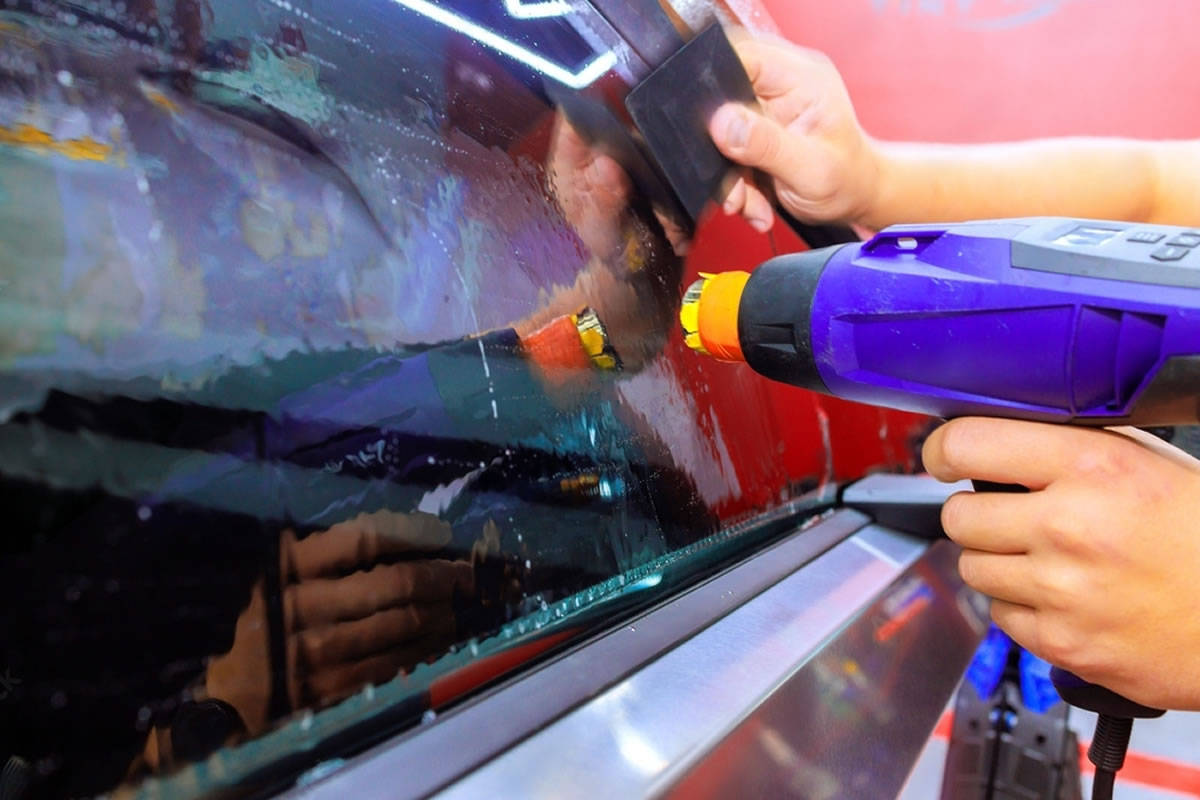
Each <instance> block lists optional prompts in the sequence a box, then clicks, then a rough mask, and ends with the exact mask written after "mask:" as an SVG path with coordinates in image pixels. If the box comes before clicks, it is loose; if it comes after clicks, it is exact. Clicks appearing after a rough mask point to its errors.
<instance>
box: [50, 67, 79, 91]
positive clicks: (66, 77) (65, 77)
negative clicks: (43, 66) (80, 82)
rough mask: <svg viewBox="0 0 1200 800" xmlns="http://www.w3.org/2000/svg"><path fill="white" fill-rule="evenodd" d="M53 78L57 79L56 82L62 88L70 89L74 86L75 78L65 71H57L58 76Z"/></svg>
mask: <svg viewBox="0 0 1200 800" xmlns="http://www.w3.org/2000/svg"><path fill="white" fill-rule="evenodd" d="M55 77H57V78H58V82H59V83H60V84H62V85H63V86H67V87H70V86H74V85H75V76H74V75H72V74H71V73H70V72H67V71H66V70H65V69H64V70H59V72H58V75H57V76H55Z"/></svg>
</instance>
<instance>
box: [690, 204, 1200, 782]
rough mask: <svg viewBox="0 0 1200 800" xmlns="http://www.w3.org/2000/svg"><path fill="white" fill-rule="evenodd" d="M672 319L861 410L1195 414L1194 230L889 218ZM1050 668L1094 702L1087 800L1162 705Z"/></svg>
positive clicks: (1067, 688) (1175, 418)
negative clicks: (879, 227)
mask: <svg viewBox="0 0 1200 800" xmlns="http://www.w3.org/2000/svg"><path fill="white" fill-rule="evenodd" d="M680 320H681V322H682V324H683V328H684V335H685V338H686V341H687V343H688V345H689V346H690V347H692V348H693V349H695V350H698V351H700V352H703V353H707V354H709V355H711V356H713V357H715V358H718V359H722V360H726V361H744V362H746V363H747V364H749V365H750V367H752V368H753V369H754V370H755V371H757V372H759V373H761V374H762V375H764V376H766V377H768V378H771V379H774V380H777V381H782V382H784V383H789V384H793V385H795V386H800V387H803V388H805V389H810V390H813V391H817V392H822V393H826V394H830V395H835V396H837V397H842V398H845V399H848V400H853V401H857V402H861V403H868V404H871V405H877V406H887V407H890V408H897V409H903V410H908V411H915V412H918V413H923V414H928V415H932V416H936V417H945V418H952V417H960V416H968V415H974V416H995V417H1011V418H1018V419H1028V420H1035V421H1043V422H1058V423H1067V424H1073V425H1089V426H1098V427H1100V426H1112V425H1137V426H1173V425H1186V424H1193V423H1197V422H1200V230H1197V231H1193V230H1188V229H1185V228H1175V227H1168V226H1161V225H1133V224H1127V223H1119V222H1102V221H1094V220H1082V219H1063V218H1035V219H1014V220H999V221H984V222H970V223H959V224H953V225H900V226H895V227H891V228H888V229H886V230H884V231H882V232H881V233H879V234H878V235H876V236H875V237H874V238H872V239H870V240H869V241H867V242H863V243H856V244H846V245H838V246H834V247H827V248H822V249H819V250H810V251H806V252H800V253H794V254H790V255H784V256H780V257H777V258H774V259H772V260H770V261H767V262H766V263H764V264H762V265H761V266H760V267H758V268H757V269H756V270H755V271H754V272H753V273H745V272H727V273H722V274H719V275H705V276H702V277H701V279H700V280H699V281H697V282H696V283H694V284H693V285H692V286H691V287H690V288H689V289H688V290H687V293H686V295H685V297H684V303H683V307H682V309H681V312H680ZM976 488H977V490H995V489H996V488H1004V487H990V486H989V487H984V486H982V485H977V487H976ZM1053 678H1054V683H1055V686H1056V687H1057V688H1058V690H1059V693H1060V694H1061V695H1062V697H1063V698H1064V699H1065V700H1066V701H1067V702H1069V703H1071V704H1072V705H1076V706H1080V707H1082V708H1087V709H1090V710H1092V711H1096V712H1098V713H1099V714H1100V715H1101V717H1100V722H1099V723H1098V724H1097V734H1096V737H1095V739H1094V740H1093V744H1092V747H1091V750H1090V751H1089V757H1090V758H1091V760H1092V761H1093V763H1095V764H1096V766H1097V772H1096V781H1095V784H1094V788H1093V797H1102V796H1108V795H1109V794H1111V785H1112V778H1113V775H1114V774H1115V772H1116V770H1117V769H1119V768H1120V767H1121V765H1122V763H1123V761H1124V753H1125V747H1126V745H1127V743H1128V737H1129V729H1130V726H1131V725H1132V719H1133V718H1135V717H1152V716H1158V715H1160V714H1162V713H1163V712H1162V711H1160V710H1157V709H1150V708H1146V707H1144V706H1140V705H1138V704H1136V703H1132V702H1131V701H1128V700H1126V699H1124V698H1121V697H1120V696H1118V695H1116V694H1114V693H1112V692H1110V691H1108V690H1106V689H1103V688H1101V687H1097V686H1092V685H1090V684H1087V683H1085V682H1083V681H1081V680H1079V679H1078V678H1076V677H1075V676H1073V675H1071V674H1070V673H1066V672H1064V671H1062V670H1057V669H1056V670H1055V671H1054V672H1053Z"/></svg>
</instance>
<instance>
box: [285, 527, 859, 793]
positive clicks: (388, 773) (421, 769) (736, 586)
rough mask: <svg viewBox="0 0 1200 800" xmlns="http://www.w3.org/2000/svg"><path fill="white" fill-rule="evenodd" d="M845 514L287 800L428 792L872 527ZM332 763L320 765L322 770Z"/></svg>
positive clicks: (298, 790)
mask: <svg viewBox="0 0 1200 800" xmlns="http://www.w3.org/2000/svg"><path fill="white" fill-rule="evenodd" d="M869 522H870V521H869V520H868V519H867V517H866V516H864V515H862V514H860V513H858V512H856V511H851V510H841V511H837V512H835V513H833V514H831V515H830V516H828V517H827V518H825V519H823V520H821V521H820V522H819V523H817V524H816V525H813V526H811V527H804V528H800V529H798V530H796V531H795V532H794V533H792V534H789V535H787V536H786V537H785V538H783V539H782V540H781V541H779V542H778V543H777V544H774V545H772V546H770V547H768V548H766V549H764V550H762V551H760V552H758V553H756V554H754V555H753V556H751V557H750V558H748V559H747V560H745V561H743V562H740V563H738V564H737V565H735V566H733V567H732V568H730V569H728V570H726V571H724V572H722V573H720V574H719V575H717V576H715V577H713V578H711V579H710V580H708V581H706V582H704V583H702V584H700V585H698V586H696V587H694V588H692V589H690V590H688V591H686V592H684V593H683V594H681V595H678V596H676V597H672V598H670V599H669V600H668V601H667V602H665V603H663V604H661V605H659V606H657V607H656V608H653V609H651V610H650V611H648V612H646V613H644V614H642V615H640V616H639V617H637V618H635V619H633V620H630V621H627V622H625V623H624V624H623V625H621V626H620V627H619V628H616V629H614V630H612V631H610V632H609V633H607V634H604V635H603V636H601V637H599V638H597V639H595V640H593V641H591V642H587V643H585V644H583V645H581V646H579V647H578V648H576V649H575V650H573V651H572V652H570V653H567V654H566V655H564V656H562V657H560V658H558V659H555V660H553V661H551V662H549V663H547V664H546V665H545V666H543V667H541V668H539V669H535V670H533V671H531V672H529V673H527V674H525V675H522V676H520V677H518V678H516V679H515V680H513V681H512V682H510V683H507V684H505V685H502V686H501V687H499V688H498V689H496V690H494V691H492V692H489V693H487V694H486V695H484V696H481V697H480V698H479V699H478V700H476V701H474V702H472V703H470V704H467V705H465V706H464V707H463V708H461V709H459V710H456V711H453V712H450V713H447V714H443V715H442V716H441V717H439V718H438V719H437V720H435V721H434V722H433V723H431V724H427V725H423V726H421V727H420V728H418V729H416V730H413V731H409V732H406V733H404V734H402V735H400V736H398V737H396V738H395V739H392V740H389V741H388V742H385V743H384V744H382V745H380V746H378V747H376V748H375V749H373V750H371V751H368V752H367V753H364V754H363V755H361V756H358V757H356V758H354V759H352V760H350V761H349V762H348V763H346V764H345V765H344V766H343V767H341V768H339V769H336V770H333V771H331V772H330V773H329V774H327V775H325V776H324V777H322V778H319V779H314V780H312V781H311V782H306V781H305V780H304V779H301V781H300V784H301V785H299V786H297V788H295V789H293V790H291V791H290V792H288V793H287V794H286V795H284V797H286V798H305V799H306V800H325V798H329V800H337V799H340V798H342V797H345V796H353V797H373V796H374V797H380V798H388V800H393V799H395V800H399V798H417V797H428V796H429V795H430V794H432V793H434V792H436V791H438V790H440V789H442V788H443V787H446V786H448V785H449V784H451V783H453V782H454V781H456V780H458V779H460V778H462V777H463V776H466V775H468V774H469V773H471V772H472V771H473V770H476V769H478V768H479V767H480V766H481V765H486V764H487V762H488V761H489V760H491V759H495V758H497V757H502V755H503V754H504V753H506V752H508V751H509V750H510V748H512V747H513V746H514V745H516V744H518V743H519V742H521V741H522V740H523V739H525V738H526V737H528V736H530V735H532V734H535V733H536V732H537V731H538V730H541V729H544V728H545V727H546V726H547V725H550V724H552V723H553V722H554V721H555V720H556V719H558V718H559V717H561V716H562V715H563V714H565V713H567V712H569V711H570V710H571V709H572V708H575V707H577V706H579V705H580V704H581V703H585V702H587V701H588V699H589V698H593V697H595V696H597V695H599V694H600V693H601V692H603V691H604V690H605V689H606V688H607V687H610V686H612V685H613V684H614V683H616V682H618V681H620V680H621V679H622V678H624V677H625V676H627V675H630V674H631V673H634V672H635V671H636V670H637V669H638V668H639V667H642V666H643V665H644V664H646V663H647V662H650V661H651V660H653V659H654V658H656V657H657V656H660V655H661V654H663V653H664V652H667V651H668V650H670V649H671V648H672V647H675V646H676V645H678V644H679V643H680V642H683V641H685V640H688V639H689V637H692V636H694V635H695V634H697V633H698V632H700V631H702V630H704V629H705V628H707V627H709V626H710V625H712V624H713V623H714V622H716V621H717V620H719V619H721V618H722V617H724V616H726V615H727V614H729V613H730V612H733V611H735V610H736V609H738V608H739V607H740V606H742V605H743V604H744V603H745V602H746V601H747V600H748V599H750V598H752V597H755V596H756V595H758V594H760V593H761V592H763V591H764V590H766V589H768V588H769V587H771V586H773V585H775V584H777V583H778V582H779V581H781V580H785V579H787V577H788V576H789V575H793V574H794V573H795V572H796V571H797V570H800V569H801V568H802V567H804V565H805V564H808V563H810V562H812V561H814V560H815V559H818V558H819V557H820V556H821V555H822V554H823V553H826V552H828V551H829V550H830V548H833V547H836V546H837V545H838V544H839V543H840V542H844V541H845V540H846V539H847V538H848V537H851V536H853V535H854V534H855V533H856V532H858V531H860V530H862V529H863V528H864V527H866V526H867V525H868V524H869ZM324 771H325V770H324V769H322V768H320V767H318V768H317V770H316V772H318V773H322V772H324Z"/></svg>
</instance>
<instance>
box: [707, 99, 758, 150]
mask: <svg viewBox="0 0 1200 800" xmlns="http://www.w3.org/2000/svg"><path fill="white" fill-rule="evenodd" d="M713 127H714V128H716V129H717V130H719V131H724V136H723V138H724V139H725V144H726V145H727V146H728V147H731V148H733V149H735V150H741V149H742V148H744V147H745V146H746V143H747V142H748V141H749V140H750V120H749V119H747V118H746V114H745V112H744V111H743V110H742V109H740V108H737V107H736V106H723V107H721V108H720V109H719V110H718V111H717V113H716V116H715V117H714V118H713Z"/></svg>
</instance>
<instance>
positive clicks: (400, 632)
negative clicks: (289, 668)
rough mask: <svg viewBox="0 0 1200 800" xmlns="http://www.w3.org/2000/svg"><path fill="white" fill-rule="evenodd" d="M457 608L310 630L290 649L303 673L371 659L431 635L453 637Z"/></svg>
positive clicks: (425, 608) (399, 612)
mask: <svg viewBox="0 0 1200 800" xmlns="http://www.w3.org/2000/svg"><path fill="white" fill-rule="evenodd" d="M455 625H456V621H455V615H454V608H453V607H452V606H451V605H450V604H449V603H441V604H437V605H408V606H403V607H401V608H392V609H388V610H386V611H380V612H379V613H377V614H372V615H371V616H369V617H367V618H365V619H358V620H353V621H351V622H342V623H339V624H337V625H326V626H324V627H322V628H310V629H307V630H303V631H301V632H300V633H298V634H296V635H294V636H293V637H292V638H291V639H290V640H289V646H291V647H294V648H295V650H296V663H298V664H301V665H303V674H305V675H310V674H315V673H316V672H318V671H319V670H321V669H322V668H324V667H328V666H332V665H335V664H344V663H347V662H351V661H357V660H361V659H365V658H369V657H371V656H373V655H376V654H378V653H380V652H383V651H384V650H389V649H392V648H395V647H399V646H401V645H403V644H406V643H409V642H411V641H413V640H414V639H418V638H421V637H424V636H429V635H450V634H453V633H454V630H455Z"/></svg>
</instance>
